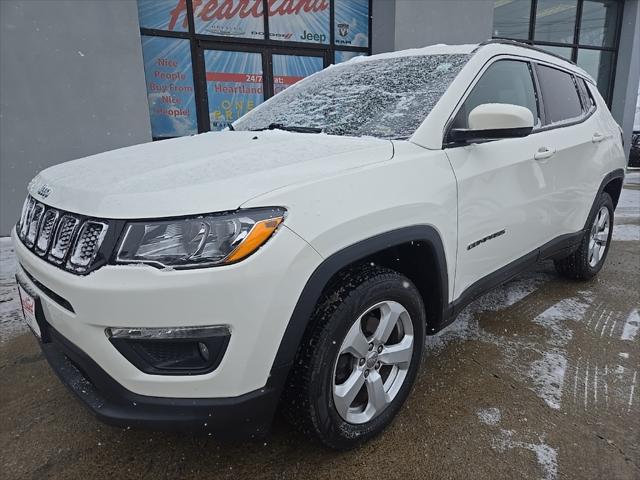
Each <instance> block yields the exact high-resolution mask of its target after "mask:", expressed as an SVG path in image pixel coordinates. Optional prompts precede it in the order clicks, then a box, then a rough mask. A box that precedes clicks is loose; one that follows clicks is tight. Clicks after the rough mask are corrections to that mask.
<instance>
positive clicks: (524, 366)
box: [0, 185, 640, 480]
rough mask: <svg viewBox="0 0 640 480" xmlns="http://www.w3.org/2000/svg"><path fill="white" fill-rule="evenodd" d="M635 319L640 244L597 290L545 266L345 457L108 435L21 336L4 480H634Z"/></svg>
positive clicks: (0, 376) (434, 360)
mask: <svg viewBox="0 0 640 480" xmlns="http://www.w3.org/2000/svg"><path fill="white" fill-rule="evenodd" d="M630 188H636V186H633V185H632V186H631V187H630ZM623 223H626V224H627V225H631V226H632V227H629V228H638V227H633V225H638V224H640V220H638V219H637V218H632V219H627V220H624V222H623ZM634 231H640V230H634ZM639 308H640V239H639V240H637V241H636V240H634V239H633V238H632V239H631V240H626V241H614V242H613V244H612V247H611V250H610V252H609V258H608V260H607V263H606V265H605V267H604V269H603V270H602V272H601V273H600V275H599V276H598V277H597V278H596V279H594V280H593V281H590V282H571V281H566V280H563V279H561V278H559V277H558V276H556V274H555V273H554V270H553V266H552V265H549V264H543V265H540V267H539V268H538V269H537V270H535V271H533V272H531V273H528V274H526V275H523V276H521V277H518V278H517V279H515V280H513V281H512V282H510V283H509V284H507V285H505V286H503V287H500V288H499V289H497V290H495V291H494V292H492V293H490V294H488V295H486V296H485V297H482V298H481V299H479V300H477V301H476V302H474V303H473V304H472V305H470V306H469V307H468V308H467V309H466V310H465V311H464V312H463V313H462V314H461V316H460V318H459V319H458V321H457V322H456V323H455V324H454V325H453V326H451V327H449V328H448V329H446V330H445V331H444V332H442V333H440V334H439V335H438V336H437V337H434V338H430V339H429V341H428V342H427V351H426V352H425V355H424V359H423V364H422V370H421V373H420V374H419V376H418V380H417V381H416V384H415V387H414V389H413V392H412V394H411V396H410V398H409V400H408V402H407V404H406V405H405V407H404V408H403V410H402V411H401V413H400V415H399V416H398V417H397V419H396V420H395V422H394V423H393V424H392V425H391V426H390V427H389V428H388V429H387V430H386V431H385V432H384V433H383V434H382V435H381V436H379V437H378V438H376V439H374V440H373V441H371V442H370V443H368V444H366V445H364V446H363V447H361V448H359V449H357V450H355V451H351V452H347V453H337V452H334V451H330V450H327V449H325V448H323V447H322V446H320V445H319V444H317V443H316V442H314V441H313V440H312V439H308V438H305V437H303V436H301V435H300V434H298V433H297V432H295V431H293V430H292V429H291V428H290V427H289V426H288V425H287V424H286V423H285V422H284V421H283V420H282V419H280V418H276V420H275V422H274V426H273V432H272V433H271V435H270V436H269V437H268V438H266V439H265V440H263V441H260V442H249V443H234V444H229V443H221V442H219V441H218V440H216V438H213V437H209V436H194V435H188V434H176V433H163V432H145V431H135V430H130V429H122V428H115V427H110V426H106V425H103V424H101V423H99V422H98V421H97V420H95V419H94V418H93V417H92V415H91V414H90V413H89V412H88V411H87V410H85V409H84V407H82V406H81V405H80V404H79V403H78V402H77V401H76V399H75V398H74V397H73V396H72V395H71V393H69V392H68V391H67V390H66V389H65V387H64V386H63V385H62V384H61V383H60V382H59V381H58V379H57V378H56V377H55V375H54V374H53V373H52V371H51V370H50V368H49V367H48V365H47V363H46V361H45V360H44V358H43V356H42V355H41V353H40V351H39V348H38V345H37V343H36V340H35V338H33V337H32V335H31V334H30V333H22V334H20V335H17V336H15V337H13V338H11V339H8V340H6V341H4V342H3V343H0V476H1V477H2V478H4V479H14V478H15V479H17V478H34V479H41V478H65V479H66V478H70V479H71V478H73V479H78V478H83V479H84V478H92V479H103V478H104V479H107V478H109V479H111V478H154V479H161V478H193V479H196V478H197V479H204V478H206V479H217V478H240V479H245V478H246V479H251V478H270V479H289V478H304V479H332V480H335V479H343V478H345V479H347V478H349V479H350V478H358V479H377V480H379V479H380V478H391V479H395V478H402V479H413V478H421V479H422V478H434V479H440V478H443V479H458V478H459V479H465V480H468V479H475V478H524V479H529V478H530V479H539V478H544V479H554V478H563V479H564V478H567V479H589V478H593V479H635V480H637V479H640V393H639V391H640V379H639V378H638V371H639V370H640V333H639V332H638V325H640V324H639V323H638V322H639V321H640V317H639V313H638V309H639Z"/></svg>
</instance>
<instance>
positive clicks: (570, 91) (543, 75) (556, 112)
mask: <svg viewBox="0 0 640 480" xmlns="http://www.w3.org/2000/svg"><path fill="white" fill-rule="evenodd" d="M536 70H537V72H538V81H539V82H540V88H541V90H542V98H543V99H544V111H545V114H546V117H545V123H547V124H551V123H559V122H567V121H571V120H573V119H576V118H578V117H580V116H581V115H582V104H581V103H580V95H579V94H578V90H577V89H576V84H575V82H574V81H573V76H571V75H569V74H568V73H566V72H564V71H562V70H558V69H556V68H551V67H545V66H544V65H537V66H536Z"/></svg>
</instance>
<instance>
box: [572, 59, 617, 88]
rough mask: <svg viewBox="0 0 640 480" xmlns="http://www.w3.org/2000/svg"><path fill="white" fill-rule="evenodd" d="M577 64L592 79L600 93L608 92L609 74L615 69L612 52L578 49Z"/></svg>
mask: <svg viewBox="0 0 640 480" xmlns="http://www.w3.org/2000/svg"><path fill="white" fill-rule="evenodd" d="M577 63H578V65H579V66H580V67H582V68H583V69H585V70H586V71H587V73H589V74H590V75H591V76H592V77H593V79H594V80H595V81H596V84H597V85H598V90H600V92H603V91H604V92H607V91H609V83H610V81H611V72H612V71H613V69H614V68H615V65H613V52H608V51H606V50H587V49H580V50H579V51H578V62H577Z"/></svg>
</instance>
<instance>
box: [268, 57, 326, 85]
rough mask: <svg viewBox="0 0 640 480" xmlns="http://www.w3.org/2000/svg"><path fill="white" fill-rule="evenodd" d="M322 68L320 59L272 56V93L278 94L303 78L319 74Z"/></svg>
mask: <svg viewBox="0 0 640 480" xmlns="http://www.w3.org/2000/svg"><path fill="white" fill-rule="evenodd" d="M322 68H323V60H322V57H309V56H302V55H274V56H273V93H274V94H276V93H280V92H281V91H282V90H284V89H285V88H288V87H290V86H291V85H293V84H294V83H297V82H299V81H300V80H302V79H303V78H305V77H308V76H309V75H312V74H314V73H316V72H319V71H320V70H322Z"/></svg>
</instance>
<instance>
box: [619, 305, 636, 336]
mask: <svg viewBox="0 0 640 480" xmlns="http://www.w3.org/2000/svg"><path fill="white" fill-rule="evenodd" d="M639 330H640V314H639V313H638V309H637V308H636V309H635V310H633V311H632V312H631V313H630V314H629V316H628V317H627V320H626V322H625V323H624V327H623V328H622V335H620V339H621V340H629V341H633V340H635V338H636V335H638V331H639Z"/></svg>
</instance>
